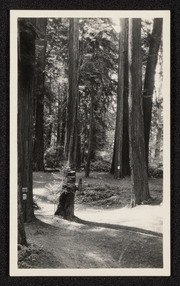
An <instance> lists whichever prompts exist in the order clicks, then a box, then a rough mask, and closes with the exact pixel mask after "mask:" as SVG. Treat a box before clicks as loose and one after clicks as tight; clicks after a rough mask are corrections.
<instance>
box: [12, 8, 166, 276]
mask: <svg viewBox="0 0 180 286" xmlns="http://www.w3.org/2000/svg"><path fill="white" fill-rule="evenodd" d="M40 17H45V18H53V17H57V18H58V17H59V18H71V17H73V18H113V17H114V18H163V71H164V72H163V90H162V93H163V107H164V109H163V126H164V129H163V132H164V134H163V170H164V175H163V206H162V208H163V268H134V269H133V268H105V269H100V268H96V269H20V268H18V264H17V260H18V255H17V237H18V235H17V203H18V202H17V185H18V183H17V178H18V176H17V158H18V157H17V128H18V127H17V98H18V90H17V83H18V80H17V79H18V71H17V62H18V61H17V55H18V53H17V32H18V31H17V29H18V26H17V22H18V18H40ZM170 190H171V189H170V11H168V10H139V11H138V10H10V237H9V239H10V257H9V258H10V259H9V261H10V265H9V266H10V276H170V261H171V259H170Z"/></svg>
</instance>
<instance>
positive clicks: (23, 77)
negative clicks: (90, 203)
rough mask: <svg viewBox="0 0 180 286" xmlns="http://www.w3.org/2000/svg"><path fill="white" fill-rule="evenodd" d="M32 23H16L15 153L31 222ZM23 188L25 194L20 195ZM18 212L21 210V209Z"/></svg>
mask: <svg viewBox="0 0 180 286" xmlns="http://www.w3.org/2000/svg"><path fill="white" fill-rule="evenodd" d="M34 26H35V20H34V19H21V20H20V21H19V26H18V28H19V47H18V48H19V57H18V101H19V103H18V106H19V110H18V112H19V114H18V116H19V122H18V124H19V126H18V132H19V135H18V136H19V142H21V145H22V147H21V149H18V151H19V153H18V158H19V160H20V161H19V162H20V166H21V167H20V169H19V172H20V173H21V174H20V176H21V182H19V194H20V196H21V198H20V201H21V202H22V209H23V217H24V221H26V222H29V221H32V220H33V219H34V210H33V192H32V137H33V136H32V135H33V132H32V131H33V130H32V126H33V124H32V114H33V111H32V107H33V92H34V90H33V88H34V64H35V37H36V33H35V30H34V28H33V27H34ZM22 188H25V190H26V191H27V193H26V194H24V195H23V194H22ZM20 209H21V207H20Z"/></svg>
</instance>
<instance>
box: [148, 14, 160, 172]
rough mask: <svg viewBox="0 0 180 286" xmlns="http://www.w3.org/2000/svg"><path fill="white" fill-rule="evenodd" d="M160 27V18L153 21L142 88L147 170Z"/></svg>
mask: <svg viewBox="0 0 180 286" xmlns="http://www.w3.org/2000/svg"><path fill="white" fill-rule="evenodd" d="M162 25H163V19H162V18H155V19H154V23H153V30H152V34H151V35H150V44H149V52H148V58H147V64H146V72H145V79H144V88H143V115H144V138H145V152H146V165H147V168H148V155H149V137H150V129H151V118H152V96H153V92H154V82H155V71H156V65H157V61H158V53H159V48H160V44H161V36H162Z"/></svg>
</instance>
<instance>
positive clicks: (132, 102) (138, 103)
mask: <svg viewBox="0 0 180 286" xmlns="http://www.w3.org/2000/svg"><path fill="white" fill-rule="evenodd" d="M141 92H142V60H141V19H138V18H137V19H130V24H129V100H128V102H129V140H130V146H129V147H130V165H131V177H132V206H133V205H136V204H141V203H145V202H147V201H148V199H149V188H148V177H147V168H146V160H145V144H144V125H143V112H142V96H141Z"/></svg>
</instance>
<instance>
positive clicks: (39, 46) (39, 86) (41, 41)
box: [33, 18, 47, 171]
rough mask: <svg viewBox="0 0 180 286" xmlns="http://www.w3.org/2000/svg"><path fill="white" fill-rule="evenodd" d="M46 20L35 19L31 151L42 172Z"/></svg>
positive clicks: (36, 164) (37, 169)
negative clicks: (34, 119)
mask: <svg viewBox="0 0 180 286" xmlns="http://www.w3.org/2000/svg"><path fill="white" fill-rule="evenodd" d="M46 26H47V19H46V18H37V19H36V27H37V29H38V31H39V33H40V35H39V38H38V39H37V40H36V54H37V72H36V90H35V93H36V101H37V103H36V117H35V118H36V122H35V141H34V150H33V159H34V166H35V170H36V171H43V170H44V95H45V88H44V69H45V53H46Z"/></svg>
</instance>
